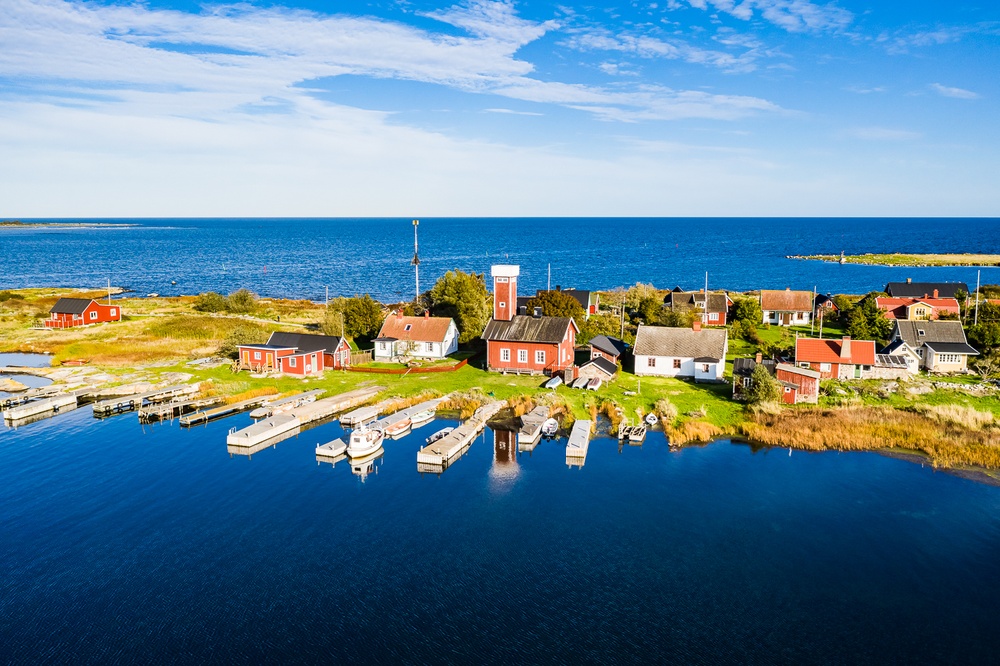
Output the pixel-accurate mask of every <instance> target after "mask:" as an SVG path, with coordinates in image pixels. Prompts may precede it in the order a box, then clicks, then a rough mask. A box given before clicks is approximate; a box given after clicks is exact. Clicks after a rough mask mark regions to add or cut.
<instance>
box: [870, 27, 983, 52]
mask: <svg viewBox="0 0 1000 666" xmlns="http://www.w3.org/2000/svg"><path fill="white" fill-rule="evenodd" d="M974 35H991V36H998V35H1000V22H996V21H988V22H981V23H974V24H970V25H950V26H937V27H935V28H925V29H921V30H916V31H913V30H910V31H903V30H896V31H892V32H883V33H881V34H879V35H878V36H877V37H876V38H875V42H876V43H879V44H883V45H884V46H885V49H886V51H888V52H889V53H891V54H894V55H901V54H906V53H912V52H913V51H916V50H919V49H925V48H928V47H933V46H942V45H944V44H955V43H958V42H961V41H962V40H964V39H965V38H967V37H970V36H974Z"/></svg>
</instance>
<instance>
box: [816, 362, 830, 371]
mask: <svg viewBox="0 0 1000 666" xmlns="http://www.w3.org/2000/svg"><path fill="white" fill-rule="evenodd" d="M830 368H831V366H830V364H829V363H820V364H819V371H820V372H830Z"/></svg>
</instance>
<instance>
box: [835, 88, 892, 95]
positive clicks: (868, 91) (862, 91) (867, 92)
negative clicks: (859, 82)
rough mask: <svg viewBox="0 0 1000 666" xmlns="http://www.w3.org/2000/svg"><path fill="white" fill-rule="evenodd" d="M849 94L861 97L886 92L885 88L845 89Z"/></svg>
mask: <svg viewBox="0 0 1000 666" xmlns="http://www.w3.org/2000/svg"><path fill="white" fill-rule="evenodd" d="M844 90H846V91H847V92H852V93H857V94H859V95H870V94H872V93H882V92H885V90H886V89H885V86H873V87H870V88H867V87H865V86H847V87H846V88H844Z"/></svg>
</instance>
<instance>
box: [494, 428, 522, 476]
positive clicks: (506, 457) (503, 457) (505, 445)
mask: <svg viewBox="0 0 1000 666" xmlns="http://www.w3.org/2000/svg"><path fill="white" fill-rule="evenodd" d="M489 429H490V430H491V431H492V432H493V465H492V466H491V467H490V473H489V474H490V488H491V489H492V490H493V491H494V492H497V491H506V490H509V489H510V488H511V486H513V485H514V482H515V481H517V477H518V476H519V475H520V474H521V466H520V465H519V464H518V462H517V448H518V447H517V433H516V432H514V431H511V430H501V429H498V428H494V427H493V426H490V428H489Z"/></svg>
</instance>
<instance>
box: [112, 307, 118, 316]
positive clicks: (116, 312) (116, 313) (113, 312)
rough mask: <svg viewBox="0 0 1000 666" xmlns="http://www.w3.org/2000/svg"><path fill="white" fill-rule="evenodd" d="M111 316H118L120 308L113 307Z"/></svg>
mask: <svg viewBox="0 0 1000 666" xmlns="http://www.w3.org/2000/svg"><path fill="white" fill-rule="evenodd" d="M111 316H112V317H117V316H118V308H111Z"/></svg>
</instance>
